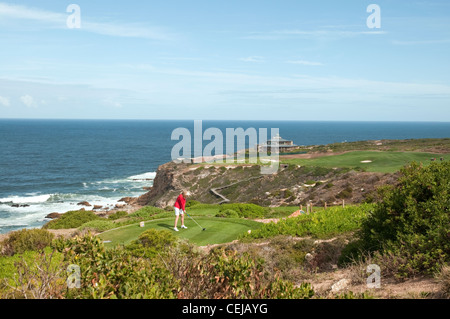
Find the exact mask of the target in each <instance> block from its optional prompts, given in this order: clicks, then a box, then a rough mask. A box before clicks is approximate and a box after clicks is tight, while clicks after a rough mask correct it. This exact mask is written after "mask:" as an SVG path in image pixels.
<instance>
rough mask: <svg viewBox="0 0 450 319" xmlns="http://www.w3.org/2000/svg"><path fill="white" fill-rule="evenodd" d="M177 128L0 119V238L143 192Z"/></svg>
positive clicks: (308, 129)
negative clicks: (58, 215) (83, 206)
mask: <svg viewBox="0 0 450 319" xmlns="http://www.w3.org/2000/svg"><path fill="white" fill-rule="evenodd" d="M202 125H203V132H204V130H205V129H207V128H211V127H215V128H218V129H219V130H221V131H222V132H223V133H224V136H225V130H226V128H239V127H241V128H243V129H247V128H256V129H259V128H267V129H268V131H269V134H270V129H271V128H278V129H279V133H280V135H281V136H282V137H283V138H285V139H289V140H292V141H294V143H295V144H297V145H305V146H307V145H323V144H330V143H341V142H354V141H364V140H383V139H396V140H399V139H420V138H449V137H450V122H398V121H392V122H390V121H383V122H376V121H345V122H344V121H289V120H286V121H258V120H252V121H246V120H238V121H230V120H204V121H202ZM176 128H187V129H188V130H189V131H190V132H193V129H194V120H97V119H89V120H81V119H70V120H69V119H0V152H1V154H2V156H1V157H0V169H1V174H0V234H3V233H7V232H10V231H14V230H18V229H22V228H38V227H42V226H43V225H44V224H45V223H46V222H47V221H48V220H47V219H46V218H45V216H46V215H48V214H49V213H53V212H58V213H64V212H66V211H69V210H76V209H79V208H80V206H77V203H78V202H81V201H88V202H89V203H90V204H91V205H101V206H103V207H112V206H114V205H115V204H116V203H117V201H118V200H119V199H121V198H122V197H128V196H131V197H135V196H139V195H141V194H144V193H145V192H146V190H144V187H151V186H152V185H153V179H154V178H155V175H156V170H157V168H158V166H159V165H162V164H164V163H166V162H169V161H171V150H172V148H173V146H174V145H175V144H176V143H178V141H177V140H171V135H172V132H173V130H175V129H176ZM268 137H270V136H268ZM207 143H209V142H208V141H205V142H204V145H203V146H205V145H206V144H207ZM224 149H225V148H224ZM17 206H19V207H17Z"/></svg>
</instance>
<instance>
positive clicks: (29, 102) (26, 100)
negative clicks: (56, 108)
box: [20, 94, 37, 107]
mask: <svg viewBox="0 0 450 319" xmlns="http://www.w3.org/2000/svg"><path fill="white" fill-rule="evenodd" d="M20 100H21V101H22V103H23V104H24V105H25V106H26V107H37V103H36V102H35V101H34V99H33V97H32V96H31V95H28V94H27V95H24V96H21V97H20Z"/></svg>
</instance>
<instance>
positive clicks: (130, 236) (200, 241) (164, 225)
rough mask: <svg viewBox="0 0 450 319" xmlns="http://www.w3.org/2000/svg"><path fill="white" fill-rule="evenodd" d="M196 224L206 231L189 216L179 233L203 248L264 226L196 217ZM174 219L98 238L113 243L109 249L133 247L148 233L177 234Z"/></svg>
mask: <svg viewBox="0 0 450 319" xmlns="http://www.w3.org/2000/svg"><path fill="white" fill-rule="evenodd" d="M194 218H195V220H196V221H197V222H198V223H199V224H200V225H201V226H202V227H203V228H206V230H205V231H203V230H202V228H201V227H199V226H198V225H197V224H195V222H194V221H192V219H190V218H189V217H187V216H186V219H185V225H186V226H187V227H188V229H181V228H180V222H179V225H178V229H179V230H180V231H179V232H175V231H174V234H176V235H177V236H179V237H180V238H186V239H188V240H189V241H190V242H192V243H194V244H196V245H199V246H204V245H209V244H222V243H226V242H231V241H233V240H235V239H237V237H238V236H239V235H241V234H244V233H246V232H247V231H248V230H255V229H258V228H259V227H260V226H261V223H259V222H255V221H251V220H246V219H231V218H219V217H204V216H196V217H194ZM173 223H174V218H172V217H171V218H162V219H157V220H151V221H148V222H145V227H139V224H133V225H129V226H125V227H122V228H118V229H113V230H110V231H107V232H104V233H102V234H99V235H98V236H99V237H100V238H101V239H102V240H103V241H111V242H108V243H106V246H109V247H111V246H116V245H118V244H125V245H127V244H129V243H130V242H131V241H132V240H135V239H137V238H138V237H139V235H140V234H141V233H142V232H144V231H146V230H147V229H150V228H154V229H166V230H171V231H173Z"/></svg>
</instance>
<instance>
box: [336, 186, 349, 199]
mask: <svg viewBox="0 0 450 319" xmlns="http://www.w3.org/2000/svg"><path fill="white" fill-rule="evenodd" d="M352 192H353V189H352V188H351V187H350V186H348V187H346V188H344V189H343V190H342V191H341V192H340V193H339V194H337V195H336V198H340V199H346V198H350V197H352Z"/></svg>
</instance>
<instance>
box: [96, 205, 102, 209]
mask: <svg viewBox="0 0 450 319" xmlns="http://www.w3.org/2000/svg"><path fill="white" fill-rule="evenodd" d="M102 207H103V206H102V205H94V209H101V208H102Z"/></svg>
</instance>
